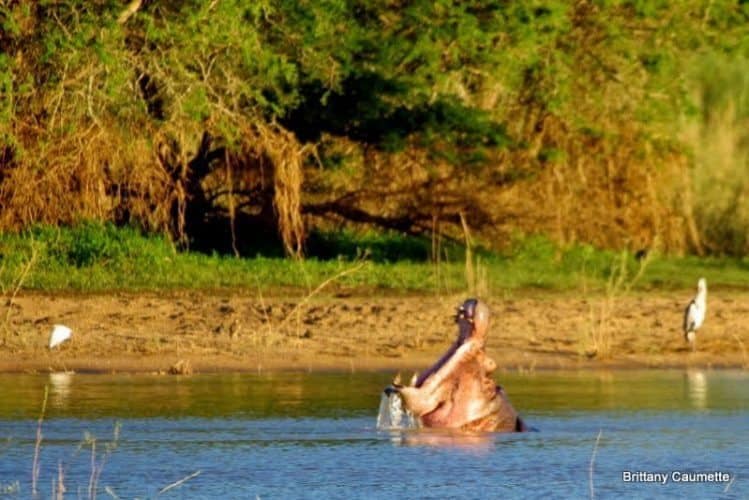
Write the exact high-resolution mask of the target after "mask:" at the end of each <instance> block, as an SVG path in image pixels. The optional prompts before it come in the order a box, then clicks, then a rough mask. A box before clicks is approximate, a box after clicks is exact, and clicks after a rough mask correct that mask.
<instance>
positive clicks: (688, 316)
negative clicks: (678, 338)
mask: <svg viewBox="0 0 749 500" xmlns="http://www.w3.org/2000/svg"><path fill="white" fill-rule="evenodd" d="M705 313H707V281H705V278H700V280H699V281H698V282H697V295H695V296H694V298H693V299H692V301H691V302H689V305H688V306H687V308H686V310H685V311H684V339H685V340H686V341H687V342H689V344H690V345H691V346H692V351H694V350H695V343H696V340H697V330H699V328H700V327H701V326H702V323H703V322H704V321H705Z"/></svg>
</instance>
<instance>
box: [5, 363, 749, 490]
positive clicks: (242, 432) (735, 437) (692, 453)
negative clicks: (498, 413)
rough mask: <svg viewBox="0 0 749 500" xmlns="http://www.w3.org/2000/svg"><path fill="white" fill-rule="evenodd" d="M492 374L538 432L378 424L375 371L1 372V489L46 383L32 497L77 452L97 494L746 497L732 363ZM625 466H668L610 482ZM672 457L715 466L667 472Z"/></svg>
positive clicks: (76, 462)
mask: <svg viewBox="0 0 749 500" xmlns="http://www.w3.org/2000/svg"><path fill="white" fill-rule="evenodd" d="M499 378H500V381H501V383H502V384H503V385H504V387H505V389H506V390H507V392H508V394H509V396H510V398H511V400H512V402H513V404H514V405H515V407H516V408H518V409H519V410H520V411H521V414H522V415H523V417H524V418H525V419H526V420H527V421H528V422H529V423H530V424H531V425H533V426H535V427H537V428H538V429H539V432H534V433H525V434H486V435H460V434H454V433H446V432H434V431H428V430H408V431H392V432H388V431H378V430H377V429H376V427H375V424H376V416H377V410H378V406H379V403H380V392H381V390H382V388H383V387H385V386H386V385H387V383H388V382H389V380H390V375H388V374H384V373H369V374H275V375H260V376H253V375H201V376H192V377H169V376H141V375H138V376H127V375H117V376H108V375H80V374H79V375H51V376H43V375H0V496H3V493H5V495H6V496H9V497H11V498H13V497H18V498H28V497H30V496H31V475H32V462H33V457H34V444H35V440H36V430H37V419H38V417H39V412H40V409H41V405H42V401H43V399H44V387H45V385H46V386H48V387H49V394H48V400H47V401H48V404H47V410H46V415H45V417H44V422H43V424H42V433H43V439H42V443H41V449H40V455H39V457H40V458H39V480H38V484H37V489H38V491H39V495H40V497H41V498H50V496H51V494H52V488H53V482H54V481H55V480H56V478H57V476H58V466H59V464H62V467H63V472H64V484H65V487H66V488H67V493H66V497H68V498H78V497H83V498H87V497H88V496H89V486H90V483H91V477H92V469H96V470H97V471H99V470H100V474H99V476H98V480H97V481H96V489H97V493H98V496H99V497H100V498H109V497H114V496H117V497H120V498H134V497H139V498H152V497H155V496H157V495H159V492H160V491H162V490H164V489H165V488H168V487H169V486H170V485H173V484H174V483H176V482H178V481H180V480H181V479H185V478H187V479H186V480H185V481H184V482H183V483H181V484H179V485H176V486H174V487H172V488H170V489H167V490H165V491H163V493H162V494H161V495H159V496H162V497H166V498H169V497H171V498H216V497H221V498H258V497H259V498H283V499H287V498H326V499H327V498H347V499H348V498H361V497H366V498H388V499H392V498H458V497H459V498H497V497H505V496H509V497H511V498H512V497H524V498H526V497H530V498H538V497H550V498H567V497H574V498H584V497H589V496H590V491H591V485H592V487H593V488H594V493H595V496H596V497H599V498H619V497H627V498H638V497H641V498H652V497H665V498H684V497H689V498H749V443H748V439H747V438H749V383H748V382H749V375H748V374H746V373H743V372H723V371H704V372H702V371H693V372H681V371H643V372H638V371H617V372H605V373H596V372H580V373H577V372H559V373H554V372H550V373H544V372H541V373H535V374H530V375H516V374H515V375H509V374H507V375H502V376H500V377H499ZM116 429H119V435H118V437H117V438H116V443H115V444H116V446H115V445H114V444H110V442H112V441H113V440H115V438H114V437H113V433H114V432H115V430H116ZM599 431H600V433H601V437H600V440H599V442H598V445H597V447H596V438H597V436H598V435H599ZM94 440H95V441H94ZM93 442H95V447H94V449H93V451H94V452H95V454H94V457H93V458H94V465H93V466H92V443H93ZM594 450H595V460H594V464H593V477H592V482H591V480H590V464H591V458H592V456H593V453H594ZM623 471H644V472H664V473H667V474H669V481H668V482H667V483H666V484H663V485H661V484H654V483H643V482H639V483H634V482H624V481H623V480H622V474H623ZM673 471H690V472H704V473H707V472H725V473H727V474H730V475H731V479H730V480H729V482H701V483H687V484H685V483H677V482H674V481H673V479H672V478H671V476H670V474H671V473H672V472H673Z"/></svg>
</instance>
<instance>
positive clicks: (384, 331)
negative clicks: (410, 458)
mask: <svg viewBox="0 0 749 500" xmlns="http://www.w3.org/2000/svg"><path fill="white" fill-rule="evenodd" d="M291 295H292V293H290V292H285V293H283V294H277V295H271V296H268V297H265V298H264V297H262V296H257V295H251V294H249V293H247V292H236V291H234V292H233V291H228V290H227V291H210V292H198V291H178V292H165V293H155V292H149V293H109V294H96V295H80V294H43V293H39V292H33V293H20V294H18V295H17V296H16V297H15V298H14V299H13V301H12V302H10V301H9V305H8V306H7V307H8V316H7V321H6V323H5V328H4V332H3V333H2V336H0V373H50V372H57V371H72V372H76V373H163V374H167V373H170V372H171V373H176V374H189V373H216V372H222V373H226V372H235V373H258V372H260V373H263V372H282V371H283V372H289V371H296V372H341V373H346V372H357V371H382V372H392V373H393V374H395V373H398V372H400V373H401V374H402V376H403V377H404V379H406V380H408V379H409V378H410V376H411V373H413V372H416V371H419V370H423V369H424V368H426V367H428V366H430V365H431V364H432V363H433V362H434V361H436V360H437V359H438V357H439V356H440V355H441V354H442V353H443V352H444V351H445V350H446V349H447V348H448V346H449V345H450V343H451V342H452V341H453V340H454V338H455V325H454V323H453V320H452V314H453V313H454V310H455V306H456V305H457V304H459V303H460V302H461V301H462V300H463V299H464V298H465V297H464V296H462V295H461V296H449V297H446V296H434V295H396V296H376V295H371V296H366V295H357V296H347V297H341V296H337V295H320V296H316V297H309V296H306V297H305V296H299V297H293V296H291ZM338 295H340V294H338ZM681 295H684V296H686V297H689V292H688V291H685V292H684V293H673V292H667V294H666V293H656V292H646V293H638V294H632V295H626V296H621V297H617V298H615V300H613V301H612V300H611V298H610V297H608V298H607V297H604V296H596V295H590V296H585V297H579V296H575V295H573V294H570V293H564V292H560V293H549V292H543V293H540V294H533V293H530V292H527V293H522V294H518V296H517V298H507V299H497V298H489V300H488V303H489V306H490V308H491V310H492V327H491V329H490V333H489V338H488V343H487V354H488V355H489V356H490V357H492V358H493V359H494V360H495V361H496V362H497V365H498V368H497V372H496V374H497V375H498V376H500V377H501V374H502V373H507V372H533V371H536V370H538V371H543V370H569V371H579V370H642V369H716V370H723V369H727V370H731V369H744V370H745V369H747V368H749V354H748V353H747V346H749V326H745V325H744V324H743V318H744V316H745V313H746V312H749V293H746V292H731V294H730V295H728V294H725V295H724V296H721V297H711V298H710V305H709V306H708V307H709V309H708V317H707V320H706V322H705V326H704V327H703V329H702V330H700V332H699V333H698V340H697V352H691V351H690V350H689V348H688V346H687V345H686V343H685V342H684V340H683V337H682V334H681V331H680V323H681V314H682V312H683V308H682V302H684V299H683V298H680V296H681ZM54 324H65V325H67V326H69V327H70V328H72V330H73V335H72V338H71V340H70V341H68V342H66V343H64V344H63V345H62V346H60V347H58V348H55V349H54V350H50V349H48V348H47V347H46V345H47V341H48V338H49V332H50V331H51V328H52V325H54Z"/></svg>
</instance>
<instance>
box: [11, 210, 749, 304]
mask: <svg viewBox="0 0 749 500" xmlns="http://www.w3.org/2000/svg"><path fill="white" fill-rule="evenodd" d="M351 238H353V236H351ZM368 238H371V237H368ZM381 238H382V241H380V244H382V245H384V244H385V243H384V242H385V241H386V240H387V237H386V235H383V236H381ZM399 241H401V240H399V239H396V240H394V243H392V242H391V243H392V244H393V245H396V246H397V244H399V243H398V242H399ZM409 244H410V243H409ZM346 248H359V252H360V253H361V252H366V250H367V246H366V240H365V241H364V242H362V241H358V242H357V241H352V242H350V243H349V244H348V245H347V247H346ZM0 255H1V256H0V284H1V285H2V290H4V291H5V295H6V297H8V296H9V294H12V293H15V290H16V289H20V290H38V291H73V292H106V291H113V290H121V291H145V290H170V289H213V288H226V287H230V288H235V289H245V290H246V291H247V292H248V293H252V294H255V295H256V294H257V293H258V292H262V293H264V294H266V295H268V294H273V293H279V292H283V291H284V290H287V291H288V290H289V289H300V290H301V291H302V292H304V293H313V292H314V290H316V289H318V288H319V287H320V286H321V285H325V284H326V283H328V285H325V290H326V292H325V293H335V292H336V291H337V290H341V289H345V290H348V291H351V292H355V291H356V290H357V289H366V290H367V292H368V293H372V292H374V293H435V294H440V295H443V294H444V295H449V294H454V293H466V292H476V293H479V292H480V293H491V294H497V293H500V292H502V291H512V290H518V289H527V288H535V289H546V290H577V291H594V292H595V291H599V292H604V293H605V291H606V289H607V286H608V283H609V279H610V277H611V275H612V271H613V270H614V269H618V268H620V267H621V266H624V267H623V269H624V270H625V271H626V275H627V276H628V277H631V276H634V275H635V274H637V273H638V271H639V269H640V262H639V261H638V260H637V259H636V258H635V256H633V255H632V254H631V253H628V252H621V253H614V252H610V251H604V250H598V249H595V248H593V247H591V246H587V245H573V246H567V247H562V246H559V245H556V244H554V243H552V242H551V241H550V240H549V239H547V238H544V237H538V236H535V237H534V236H528V237H518V238H516V240H514V241H513V243H512V244H511V248H509V249H508V250H506V251H505V252H503V253H494V252H488V251H486V250H482V249H480V248H476V249H474V251H473V255H472V256H471V260H469V261H468V264H469V265H470V266H473V270H474V275H473V276H474V277H473V279H471V280H467V276H466V263H467V261H466V260H465V254H463V255H461V254H460V253H458V252H457V251H455V252H453V253H451V254H450V258H449V259H444V260H442V261H440V263H439V266H437V265H436V264H435V263H434V262H432V261H430V260H429V258H428V256H427V257H425V259H424V260H416V259H411V260H401V261H389V260H381V261H376V260H370V261H369V262H368V264H367V265H366V266H362V267H361V268H358V269H357V272H351V273H350V272H347V270H348V269H351V268H352V267H355V265H354V264H353V263H354V262H355V261H356V258H357V257H356V255H351V254H346V253H345V252H342V253H341V254H339V255H338V257H336V258H333V259H327V260H324V259H319V258H315V257H312V258H309V259H307V260H303V261H299V260H293V259H283V258H267V257H262V256H258V257H255V258H236V257H234V256H226V255H218V254H211V255H206V254H201V253H195V252H178V251H176V250H175V249H174V247H173V245H172V244H171V243H170V242H169V241H168V239H166V238H162V237H156V236H148V235H143V234H141V233H140V232H139V231H137V230H135V229H131V228H116V227H114V226H112V225H109V224H103V225H102V224H99V223H83V224H79V225H77V226H74V227H70V228H52V227H48V226H43V227H35V228H33V229H32V230H30V231H27V232H25V233H22V234H9V233H2V234H0ZM32 256H33V265H29V263H30V262H32ZM333 276H335V277H336V279H335V280H334V281H333V282H330V279H331V277H333ZM699 276H705V277H706V278H707V279H708V281H710V283H711V286H721V285H725V286H733V287H743V286H745V285H746V283H749V260H747V259H737V258H717V257H710V258H703V259H699V258H696V257H666V256H661V255H657V254H651V257H650V261H649V264H648V267H647V270H646V271H645V272H643V273H642V275H641V276H640V277H639V278H638V280H637V282H636V284H635V285H634V287H633V288H634V289H635V290H641V289H648V288H653V287H659V288H664V287H665V288H691V287H692V286H693V285H694V280H695V279H696V278H697V277H699ZM19 277H23V279H19Z"/></svg>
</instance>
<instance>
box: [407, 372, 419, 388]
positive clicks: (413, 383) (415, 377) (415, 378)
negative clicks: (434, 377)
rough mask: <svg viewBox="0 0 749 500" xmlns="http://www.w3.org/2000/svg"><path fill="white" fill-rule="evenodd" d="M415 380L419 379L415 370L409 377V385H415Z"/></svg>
mask: <svg viewBox="0 0 749 500" xmlns="http://www.w3.org/2000/svg"><path fill="white" fill-rule="evenodd" d="M417 380H419V374H418V373H417V372H414V374H413V377H411V383H410V384H409V385H410V386H411V387H413V386H415V385H416V381H417Z"/></svg>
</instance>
